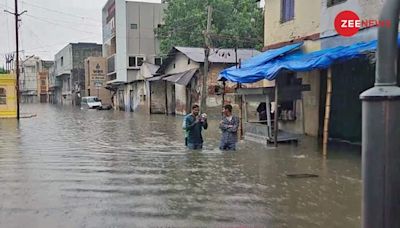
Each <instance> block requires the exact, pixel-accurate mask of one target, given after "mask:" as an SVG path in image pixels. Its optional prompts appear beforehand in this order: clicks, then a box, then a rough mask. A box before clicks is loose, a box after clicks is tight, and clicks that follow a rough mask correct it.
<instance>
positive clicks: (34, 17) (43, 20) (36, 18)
mask: <svg viewBox="0 0 400 228" xmlns="http://www.w3.org/2000/svg"><path fill="white" fill-rule="evenodd" d="M26 16H28V17H31V18H33V19H35V20H39V21H42V22H46V23H49V24H53V25H57V26H61V27H64V28H67V29H71V30H75V31H78V32H84V33H90V34H93V33H94V32H90V31H84V30H79V29H76V28H73V27H69V26H65V25H62V24H59V23H55V22H52V21H48V20H45V19H42V18H40V17H36V16H33V15H30V14H26ZM98 34H100V33H98Z"/></svg>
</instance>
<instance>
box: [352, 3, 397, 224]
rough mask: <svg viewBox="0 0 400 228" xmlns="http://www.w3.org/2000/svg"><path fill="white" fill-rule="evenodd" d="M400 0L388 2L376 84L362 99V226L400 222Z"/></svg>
mask: <svg viewBox="0 0 400 228" xmlns="http://www.w3.org/2000/svg"><path fill="white" fill-rule="evenodd" d="M399 14H400V1H398V0H387V1H385V3H384V4H383V7H382V11H381V14H380V18H379V20H380V21H390V22H391V23H390V26H389V27H388V28H386V27H385V28H384V27H380V28H379V30H378V44H377V45H378V47H377V48H378V49H377V50H378V51H377V61H376V76H375V86H374V87H373V88H371V89H369V90H367V91H365V92H364V93H362V94H361V95H360V98H361V100H362V178H363V191H362V199H363V200H362V227H363V228H375V227H379V228H392V227H400V216H399V215H400V207H399V202H400V200H399V199H400V181H399V167H400V153H399V152H400V151H399V148H400V140H399V138H400V130H399V126H400V118H399V114H400V87H398V85H397V79H398V63H397V59H398V43H397V38H398V33H399V30H398V26H399Z"/></svg>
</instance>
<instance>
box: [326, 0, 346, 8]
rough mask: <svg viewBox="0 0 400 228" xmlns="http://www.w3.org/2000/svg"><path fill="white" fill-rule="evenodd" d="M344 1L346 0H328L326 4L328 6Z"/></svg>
mask: <svg viewBox="0 0 400 228" xmlns="http://www.w3.org/2000/svg"><path fill="white" fill-rule="evenodd" d="M345 1H346V0H328V2H327V6H328V7H331V6H334V5H337V4H340V3H343V2H345Z"/></svg>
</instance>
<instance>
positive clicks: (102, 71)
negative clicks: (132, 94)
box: [85, 57, 112, 105]
mask: <svg viewBox="0 0 400 228" xmlns="http://www.w3.org/2000/svg"><path fill="white" fill-rule="evenodd" d="M106 71H107V67H106V59H105V58H103V57H89V58H87V59H85V83H86V86H85V90H86V91H85V95H86V96H97V97H98V98H100V99H101V101H102V103H103V104H105V105H110V104H111V103H112V102H111V91H110V90H107V89H106V88H105V85H106Z"/></svg>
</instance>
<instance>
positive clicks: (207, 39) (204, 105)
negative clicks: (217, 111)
mask: <svg viewBox="0 0 400 228" xmlns="http://www.w3.org/2000/svg"><path fill="white" fill-rule="evenodd" d="M211 21H212V7H211V6H210V5H209V6H208V16H207V29H206V31H205V32H204V39H205V43H206V46H205V48H204V75H203V89H202V93H201V105H200V106H201V111H202V112H206V110H207V94H208V86H207V80H208V57H209V56H210V37H209V35H210V30H211Z"/></svg>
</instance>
